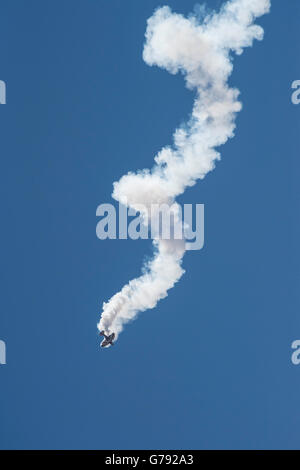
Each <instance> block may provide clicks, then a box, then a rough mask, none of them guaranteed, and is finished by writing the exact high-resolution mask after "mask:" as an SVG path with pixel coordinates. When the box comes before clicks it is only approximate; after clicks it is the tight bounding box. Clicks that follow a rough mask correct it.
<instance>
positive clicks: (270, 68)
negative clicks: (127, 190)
mask: <svg viewBox="0 0 300 470" xmlns="http://www.w3.org/2000/svg"><path fill="white" fill-rule="evenodd" d="M194 3H195V2H194V1H192V0H171V1H165V2H163V3H162V2H158V1H157V0H147V2H141V1H138V0H131V1H129V2H124V1H123V0H118V1H117V0H110V2H105V1H103V0H98V1H96V0H85V1H83V0H72V1H71V0H60V1H52V2H46V1H45V2H40V1H38V0H31V1H30V2H22V1H18V0H11V1H4V2H2V3H1V8H0V9H1V15H0V17H1V19H0V44H1V46H0V50H1V76H0V79H1V80H5V82H6V84H7V105H5V106H1V107H0V119H1V156H2V158H1V163H2V165H1V173H0V178H1V185H0V187H1V199H0V201H1V215H2V224H1V228H2V229H1V246H2V256H1V258H2V263H1V265H2V270H1V286H2V295H1V304H2V305H1V312H2V313H1V315H0V339H2V340H4V341H5V342H6V345H7V364H6V365H5V366H0V393H1V404H0V448H4V449H12V448H18V449H33V448H36V449H51V448H56V449H61V448H69V449H76V448H82V449H90V448H97V449H128V448H131V449H142V448H145V449H151V448H153V449H155V448H158V449H192V448H194V449H214V448H221V449H227V448H235V449H241V448H244V449H245V448H246V449H252V448H256V449H259V448H286V449H287V448H299V436H298V434H299V431H298V430H299V421H300V411H299V403H298V397H299V385H300V366H298V367H297V366H295V365H293V364H292V363H291V352H292V350H291V343H292V341H293V340H295V339H299V338H300V324H299V307H300V297H299V261H300V259H299V258H300V251H299V247H298V240H299V235H300V223H299V190H298V180H299V175H300V163H299V159H298V158H297V157H298V152H299V150H298V133H299V113H300V106H295V105H292V104H291V98H290V97H291V83H292V81H293V80H296V79H300V76H299V74H300V72H299V50H297V48H298V46H297V44H298V42H297V41H298V26H299V13H300V12H299V4H298V2H297V1H296V0H293V1H289V2H282V1H280V0H273V2H272V11H271V14H270V15H267V16H265V17H262V18H261V19H260V20H259V21H258V23H259V24H261V25H262V26H263V27H264V29H265V39H264V41H262V42H255V44H254V46H253V48H249V49H246V50H245V52H244V54H243V55H242V56H240V57H236V58H235V62H234V66H235V68H234V72H233V74H232V77H231V78H230V84H232V85H233V86H236V87H237V88H239V89H240V91H241V100H242V102H243V110H242V112H241V113H240V114H239V116H238V118H237V130H236V136H235V138H234V139H232V140H231V141H229V142H228V143H227V144H226V145H225V146H223V147H222V148H221V153H222V160H221V161H220V162H218V164H217V167H216V169H215V170H214V171H213V172H212V173H210V174H209V175H208V176H207V177H206V178H205V180H203V181H201V182H199V184H198V185H196V186H195V187H193V188H191V189H189V190H188V191H186V193H185V194H184V196H182V197H181V198H180V202H186V203H204V204H205V224H206V225H205V246H204V248H203V250H201V251H197V252H188V253H187V254H186V256H185V258H184V262H183V266H184V268H185V270H186V273H185V275H184V276H183V278H182V279H181V281H180V282H179V283H178V285H177V286H176V287H175V288H174V289H173V290H172V291H170V293H169V296H168V297H167V298H166V299H164V300H163V301H161V302H160V303H159V305H158V306H157V308H155V309H154V310H149V311H147V312H144V313H142V314H141V315H140V316H139V318H138V319H137V320H136V321H135V322H132V323H130V324H129V325H128V326H127V327H126V328H125V330H124V332H123V333H122V334H121V335H120V337H119V341H118V343H117V345H116V346H115V347H114V348H109V349H108V350H100V348H99V338H98V336H97V329H96V324H97V322H98V320H99V314H100V311H101V305H102V302H103V301H107V300H108V299H109V298H110V297H111V295H113V294H114V293H115V292H116V291H117V290H119V289H120V288H121V287H122V286H123V285H124V284H125V283H126V282H127V281H128V280H129V279H131V278H133V277H136V276H137V275H139V273H140V268H141V264H142V260H143V259H144V257H145V256H149V255H150V254H151V243H150V241H130V240H121V241H116V240H108V241H100V240H99V239H97V237H96V234H95V228H96V223H97V219H96V216H95V212H96V207H97V206H98V205H99V204H100V203H102V202H111V197H110V195H111V192H112V183H113V181H116V180H118V179H119V178H120V177H121V176H122V175H123V174H124V173H126V172H127V171H129V170H132V171H134V170H136V169H139V168H144V167H151V166H152V162H153V157H154V155H155V154H156V153H157V151H158V150H159V149H160V148H161V147H162V146H164V145H166V144H168V143H171V138H172V133H173V131H174V129H175V128H176V127H177V126H178V125H179V124H180V123H181V122H182V121H184V120H185V119H186V118H187V116H188V115H189V113H190V111H191V107H192V103H193V93H192V92H191V91H189V90H187V89H186V88H185V87H184V81H183V77H182V76H180V75H178V76H173V75H170V74H168V73H167V72H166V71H164V70H161V69H158V68H155V67H151V68H150V67H149V66H147V65H146V64H145V63H144V62H143V60H142V49H143V42H144V33H145V28H146V20H147V18H149V16H151V14H152V13H153V11H154V9H155V8H156V7H158V6H160V5H161V4H167V5H170V6H171V7H172V9H173V10H175V11H178V12H180V13H188V12H190V11H192V10H193V7H194ZM206 3H207V5H208V6H209V7H212V8H215V7H219V6H220V5H221V4H222V2H221V1H214V0H209V1H207V2H206Z"/></svg>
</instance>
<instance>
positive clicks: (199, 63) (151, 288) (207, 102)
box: [98, 0, 270, 336]
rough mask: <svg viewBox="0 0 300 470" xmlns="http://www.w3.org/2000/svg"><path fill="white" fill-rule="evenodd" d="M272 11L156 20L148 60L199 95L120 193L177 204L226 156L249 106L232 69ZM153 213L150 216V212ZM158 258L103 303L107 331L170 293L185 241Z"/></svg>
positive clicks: (162, 12) (243, 4)
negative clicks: (169, 138)
mask: <svg viewBox="0 0 300 470" xmlns="http://www.w3.org/2000/svg"><path fill="white" fill-rule="evenodd" d="M269 10H270V0H231V1H229V2H228V3H226V4H225V5H224V6H223V8H222V9H221V11H220V12H219V13H211V14H208V15H206V16H205V18H203V19H202V20H201V23H200V22H199V20H197V18H196V16H189V17H188V18H185V17H183V16H182V15H180V14H176V13H173V12H172V11H171V9H170V8H169V7H167V6H165V7H161V8H158V9H157V10H156V11H155V13H154V14H153V16H152V17H151V18H150V19H149V20H148V24H147V30H146V42H145V46H144V52H143V58H144V60H145V62H146V63H147V64H148V65H157V66H159V67H162V68H165V69H166V70H168V71H169V72H170V73H172V74H175V73H177V72H179V71H180V72H182V73H183V75H184V76H185V80H186V85H187V87H188V88H189V89H196V99H195V102H194V106H193V111H192V115H191V118H190V120H189V122H188V123H187V124H186V125H185V126H182V127H180V128H178V129H177V130H176V131H175V133H174V145H173V147H169V146H168V147H164V148H163V149H162V150H161V151H160V152H159V153H158V155H157V156H156V157H155V165H154V167H153V168H152V170H151V171H149V170H142V171H140V172H139V173H137V174H133V173H128V174H127V175H125V176H123V177H122V178H121V179H120V181H118V182H116V183H114V191H113V197H114V198H115V199H116V200H118V201H120V202H122V203H123V204H126V205H127V206H129V207H132V208H135V209H137V210H138V208H139V205H140V204H143V205H145V206H146V207H148V208H149V207H150V205H151V204H172V203H173V202H174V200H175V197H176V196H178V195H179V194H181V193H183V192H184V190H185V188H186V187H188V186H192V185H194V184H195V182H196V180H197V179H199V178H200V179H201V178H204V176H205V175H206V174H207V173H208V172H209V171H211V170H212V169H213V168H214V166H215V161H216V160H219V159H220V154H219V153H218V152H217V151H216V147H218V146H219V145H221V144H224V143H225V142H226V141H227V140H228V139H229V138H231V137H233V135H234V129H235V123H234V121H235V116H236V113H237V112H238V111H240V110H241V103H240V102H239V101H238V95H239V91H238V90H237V89H233V88H230V87H229V86H228V84H227V81H228V78H229V76H230V74H231V72H232V58H231V55H230V54H231V52H232V51H233V52H235V53H236V54H241V53H242V52H243V48H245V47H247V46H251V45H252V43H253V40H254V39H258V40H261V39H262V38H263V29H262V28H261V27H260V26H258V25H255V24H253V23H254V20H255V18H256V17H259V16H261V15H263V14H265V13H268V12H269ZM148 215H149V214H148ZM154 247H155V254H154V257H153V260H152V261H151V262H150V263H148V264H147V265H146V266H144V274H143V275H142V276H140V277H138V278H137V279H133V280H132V281H130V282H129V283H128V284H127V285H125V286H124V287H123V289H122V290H121V291H120V292H118V293H117V294H115V295H114V296H113V297H112V298H111V299H110V300H109V302H107V303H104V304H103V312H102V316H101V320H100V322H99V324H98V328H99V330H105V331H106V332H115V333H116V336H117V335H118V333H120V331H122V327H123V324H124V323H126V322H128V321H129V320H132V319H134V318H135V316H136V315H137V313H138V312H141V311H143V310H146V309H149V308H153V307H155V305H156V304H157V302H158V301H159V300H160V299H162V298H164V297H166V296H167V291H168V290H169V289H170V288H171V287H173V286H174V284H175V283H176V282H177V281H178V280H179V279H180V277H181V276H182V274H183V273H184V271H183V269H182V267H181V261H182V257H183V255H184V252H185V247H184V242H183V241H178V240H176V241H175V240H160V239H159V237H157V240H154Z"/></svg>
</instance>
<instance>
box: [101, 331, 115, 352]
mask: <svg viewBox="0 0 300 470" xmlns="http://www.w3.org/2000/svg"><path fill="white" fill-rule="evenodd" d="M100 336H104V338H105V339H104V340H103V341H102V343H101V344H100V346H101V348H105V346H108V345H109V344H110V345H111V346H113V345H114V343H113V339H114V337H115V334H114V333H112V334H111V335H106V334H105V332H104V330H103V331H100Z"/></svg>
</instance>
